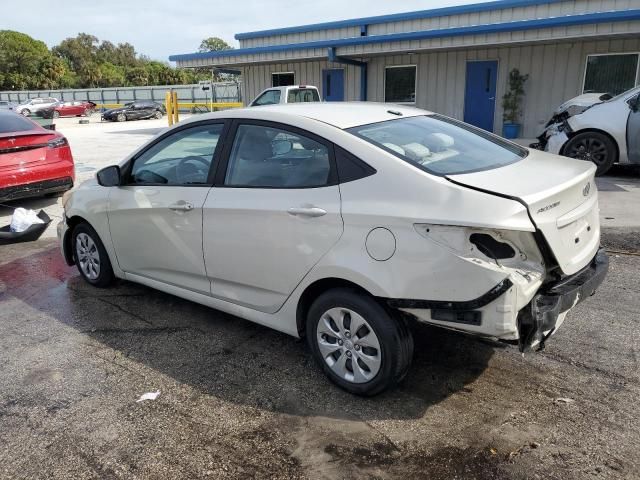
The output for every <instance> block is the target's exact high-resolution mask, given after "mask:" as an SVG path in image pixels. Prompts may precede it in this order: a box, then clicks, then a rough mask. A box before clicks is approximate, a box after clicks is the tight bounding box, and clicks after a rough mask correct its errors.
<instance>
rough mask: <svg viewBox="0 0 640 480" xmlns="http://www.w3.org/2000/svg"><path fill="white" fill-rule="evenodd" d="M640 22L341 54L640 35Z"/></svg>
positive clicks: (340, 51) (428, 41)
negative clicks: (639, 33)
mask: <svg viewBox="0 0 640 480" xmlns="http://www.w3.org/2000/svg"><path fill="white" fill-rule="evenodd" d="M638 1H640V0H638ZM638 32H640V21H638V20H636V21H630V22H615V23H611V22H609V23H602V24H598V25H575V26H571V27H554V28H540V29H535V30H526V31H521V32H502V33H490V34H480V35H465V36H462V37H443V38H433V39H425V40H418V41H401V42H386V43H384V44H364V45H353V46H347V47H339V48H338V49H337V52H336V53H337V54H338V55H352V56H353V55H355V56H361V55H374V54H376V53H381V52H385V53H387V52H388V53H394V52H398V53H400V52H407V51H411V50H433V49H441V48H460V47H468V48H473V47H478V46H488V45H502V44H509V43H523V42H549V41H561V40H566V39H568V38H575V39H576V40H578V39H582V38H585V37H599V36H605V35H612V34H615V35H621V34H629V35H638Z"/></svg>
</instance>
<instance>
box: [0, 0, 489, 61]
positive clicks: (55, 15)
mask: <svg viewBox="0 0 640 480" xmlns="http://www.w3.org/2000/svg"><path fill="white" fill-rule="evenodd" d="M479 1H481V0H429V1H426V0H422V1H420V0H402V1H391V0H297V1H294V0H280V1H276V0H272V1H270V2H264V1H259V0H235V1H233V0H231V1H226V2H219V1H206V0H200V1H196V0H108V1H107V0H89V1H87V0H64V1H54V2H52V1H51V0H0V11H1V13H0V30H17V31H19V32H23V33H26V34H28V35H30V36H32V37H34V38H36V39H38V40H42V41H44V42H45V43H46V44H47V45H49V47H52V46H54V45H57V44H58V43H60V41H62V40H64V39H65V38H67V37H73V36H75V35H77V34H78V33H80V32H83V33H90V34H93V35H95V36H96V37H98V38H99V39H100V40H110V41H111V42H113V43H122V42H129V43H131V44H132V45H133V46H134V47H135V48H136V51H137V52H138V53H142V54H145V55H147V56H149V57H151V58H152V59H154V60H161V61H167V60H168V57H169V55H173V54H180V53H192V52H195V51H196V50H197V49H198V46H199V45H200V41H201V40H202V39H203V38H206V37H211V36H215V37H220V38H222V39H223V40H225V41H226V42H227V43H229V44H230V45H232V46H234V47H236V48H237V47H238V42H237V40H235V39H234V38H233V36H234V34H236V33H239V32H251V31H255V30H264V29H268V28H279V27H289V26H293V25H304V24H309V23H318V22H326V21H331V20H345V19H348V18H358V17H365V16H372V15H384V14H389V13H401V12H410V11H414V10H426V9H430V8H438V7H445V6H451V5H462V4H468V3H478V2H479Z"/></svg>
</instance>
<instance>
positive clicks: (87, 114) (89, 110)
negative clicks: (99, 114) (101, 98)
mask: <svg viewBox="0 0 640 480" xmlns="http://www.w3.org/2000/svg"><path fill="white" fill-rule="evenodd" d="M91 115H93V108H85V109H84V116H85V117H90V116H91Z"/></svg>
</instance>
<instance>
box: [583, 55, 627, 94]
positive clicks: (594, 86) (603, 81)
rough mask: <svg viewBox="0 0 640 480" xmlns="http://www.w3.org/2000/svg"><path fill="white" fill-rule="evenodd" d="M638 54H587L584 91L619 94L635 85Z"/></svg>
mask: <svg viewBox="0 0 640 480" xmlns="http://www.w3.org/2000/svg"><path fill="white" fill-rule="evenodd" d="M637 77H638V54H637V53H625V54H615V55H587V68H586V71H585V74H584V87H583V89H582V93H588V92H598V93H600V92H602V93H611V94H612V95H617V94H619V93H622V92H624V91H627V90H629V89H630V88H633V87H635V85H636V83H637Z"/></svg>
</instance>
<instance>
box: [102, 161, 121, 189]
mask: <svg viewBox="0 0 640 480" xmlns="http://www.w3.org/2000/svg"><path fill="white" fill-rule="evenodd" d="M97 177H98V184H99V185H102V186H103V187H117V186H119V185H120V180H121V178H120V167H119V166H117V165H111V166H110V167H105V168H103V169H102V170H100V171H99V172H98V174H97Z"/></svg>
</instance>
